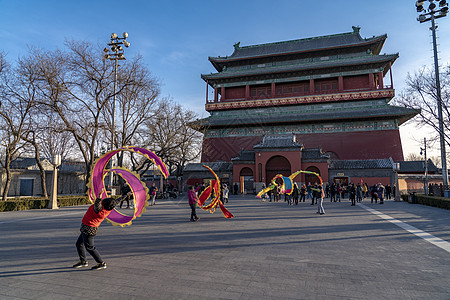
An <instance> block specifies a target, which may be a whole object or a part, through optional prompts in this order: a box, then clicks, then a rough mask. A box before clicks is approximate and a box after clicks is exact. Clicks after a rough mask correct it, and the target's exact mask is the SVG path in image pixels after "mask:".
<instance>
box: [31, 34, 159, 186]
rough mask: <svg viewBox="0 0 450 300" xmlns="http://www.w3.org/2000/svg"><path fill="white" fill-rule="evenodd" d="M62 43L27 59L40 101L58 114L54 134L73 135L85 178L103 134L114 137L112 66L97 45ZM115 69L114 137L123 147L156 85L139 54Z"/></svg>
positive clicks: (143, 115) (145, 110)
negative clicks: (117, 118)
mask: <svg viewBox="0 0 450 300" xmlns="http://www.w3.org/2000/svg"><path fill="white" fill-rule="evenodd" d="M66 46H67V48H68V50H67V51H60V50H57V51H44V50H39V49H33V51H32V52H31V54H30V58H31V59H32V60H34V61H36V62H38V63H37V70H38V73H39V79H40V81H39V91H40V95H41V99H42V100H41V102H40V104H41V105H43V106H45V107H47V108H48V109H49V110H50V111H52V112H54V113H55V114H57V115H58V117H59V119H60V120H61V123H62V124H63V126H62V127H61V128H60V129H58V132H60V133H62V132H69V133H70V134H71V135H72V137H73V139H74V141H75V143H76V145H77V148H78V152H79V154H80V156H81V157H82V159H83V160H84V162H85V165H86V170H87V172H88V173H87V178H89V176H90V172H91V167H92V166H93V164H94V160H95V157H96V154H97V153H98V146H99V145H98V144H99V141H100V140H104V139H106V142H108V139H110V138H111V135H110V134H108V132H114V134H116V135H117V131H116V130H115V128H114V130H113V128H112V122H111V119H112V110H111V105H112V101H113V98H114V89H113V83H114V78H115V76H114V68H113V64H111V63H110V61H109V60H104V59H103V55H102V53H103V52H102V49H101V47H99V46H97V47H94V46H93V45H92V44H89V43H85V42H78V41H73V40H72V41H68V42H66ZM118 72H119V73H118V89H117V91H116V96H117V98H118V99H119V101H120V103H122V104H121V111H122V115H125V117H123V120H124V122H125V124H123V126H122V127H121V131H120V134H121V138H120V139H116V140H118V141H119V143H121V144H122V145H124V144H128V143H129V141H130V140H131V139H132V138H133V135H134V134H135V132H136V128H137V127H138V126H139V125H140V124H141V123H142V122H143V121H141V119H143V120H144V121H145V119H146V118H147V113H149V112H150V108H149V107H151V105H152V103H153V102H154V101H156V100H155V99H156V98H157V96H158V94H159V85H158V84H157V82H156V80H154V79H152V78H151V76H150V73H149V72H148V70H147V69H146V68H145V67H144V66H143V65H142V62H141V58H139V57H138V58H136V59H135V60H133V61H132V62H131V64H130V65H129V66H128V65H127V66H122V67H121V68H119V70H118ZM117 127H119V128H120V126H117ZM117 127H116V128H117ZM135 127H136V128H135ZM109 142H110V140H109ZM108 144H110V143H108ZM115 146H116V147H118V146H120V145H119V144H116V145H115Z"/></svg>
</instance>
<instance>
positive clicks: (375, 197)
mask: <svg viewBox="0 0 450 300" xmlns="http://www.w3.org/2000/svg"><path fill="white" fill-rule="evenodd" d="M377 189H378V188H377V185H376V184H374V185H373V186H372V187H371V188H370V196H371V197H372V198H371V199H370V203H373V201H374V200H375V203H377V201H378V191H377Z"/></svg>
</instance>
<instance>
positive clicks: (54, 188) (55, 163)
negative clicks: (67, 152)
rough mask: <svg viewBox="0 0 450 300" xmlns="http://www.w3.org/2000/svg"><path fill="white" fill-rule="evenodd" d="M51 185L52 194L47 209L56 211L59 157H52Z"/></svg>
mask: <svg viewBox="0 0 450 300" xmlns="http://www.w3.org/2000/svg"><path fill="white" fill-rule="evenodd" d="M52 165H53V183H52V194H51V196H50V201H49V203H48V208H50V209H58V199H57V198H58V167H59V166H60V165H61V155H54V156H53V163H52Z"/></svg>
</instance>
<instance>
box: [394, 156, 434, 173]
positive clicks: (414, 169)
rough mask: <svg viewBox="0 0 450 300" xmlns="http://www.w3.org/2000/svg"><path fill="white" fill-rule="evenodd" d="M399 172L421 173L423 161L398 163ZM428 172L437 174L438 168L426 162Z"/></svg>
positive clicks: (423, 167)
mask: <svg viewBox="0 0 450 300" xmlns="http://www.w3.org/2000/svg"><path fill="white" fill-rule="evenodd" d="M399 163H400V172H401V173H422V172H424V171H425V166H424V161H423V160H416V161H400V162H399ZM428 172H433V173H437V172H438V168H437V167H436V165H435V164H434V163H433V162H432V161H431V159H429V160H428Z"/></svg>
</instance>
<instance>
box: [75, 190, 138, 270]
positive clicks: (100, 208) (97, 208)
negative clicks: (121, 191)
mask: <svg viewBox="0 0 450 300" xmlns="http://www.w3.org/2000/svg"><path fill="white" fill-rule="evenodd" d="M131 194H132V192H131V191H130V192H128V193H127V194H125V195H123V196H122V197H120V198H117V199H113V198H105V199H103V200H102V199H101V198H100V197H99V198H97V199H96V200H95V202H94V204H92V205H91V206H89V208H88V209H87V211H86V213H85V214H84V217H83V219H82V220H81V228H80V231H81V233H80V236H79V237H78V240H77V242H76V244H75V245H76V247H77V252H78V256H79V257H80V261H79V262H78V263H76V264H74V265H73V267H74V268H82V267H87V266H88V261H87V259H86V251H87V252H89V254H90V255H91V256H92V257H93V258H94V260H95V261H96V262H97V264H96V265H95V266H93V267H92V268H91V269H92V270H99V269H106V263H105V262H104V261H103V259H102V258H101V256H100V253H99V252H98V250H97V248H95V245H94V237H95V236H96V235H97V231H98V227H99V226H100V224H101V223H102V222H103V220H105V218H106V217H107V216H108V215H109V214H110V213H111V211H112V210H113V209H114V207H115V206H116V205H117V204H118V203H120V202H121V201H122V200H124V199H125V198H126V197H128V196H130V195H131Z"/></svg>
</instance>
